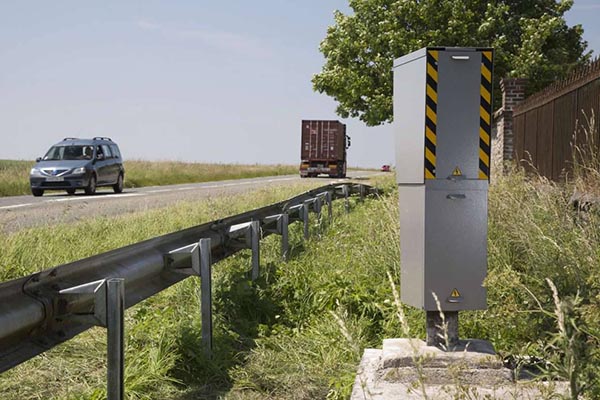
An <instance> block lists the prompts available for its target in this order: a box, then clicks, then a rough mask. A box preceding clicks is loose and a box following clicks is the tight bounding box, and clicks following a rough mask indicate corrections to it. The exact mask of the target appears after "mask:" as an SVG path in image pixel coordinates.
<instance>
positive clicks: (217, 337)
mask: <svg viewBox="0 0 600 400" xmlns="http://www.w3.org/2000/svg"><path fill="white" fill-rule="evenodd" d="M246 258H249V256H246V255H240V256H239V259H240V261H242V260H244V262H239V263H236V264H237V265H236V266H234V267H233V268H232V270H231V271H230V272H229V273H228V274H227V276H225V277H224V278H223V280H222V281H221V282H220V283H219V287H213V355H212V358H208V357H207V356H206V354H205V352H204V349H203V348H202V339H201V337H202V336H201V327H200V325H199V324H197V325H189V326H185V327H184V328H182V329H181V330H180V332H179V343H178V352H179V357H178V360H179V361H178V362H177V364H176V365H175V367H174V369H173V376H174V377H175V378H176V379H178V380H180V381H181V382H182V384H183V385H184V387H186V389H187V391H186V392H185V393H184V394H182V395H180V396H178V397H176V399H177V400H192V399H217V398H221V397H222V396H223V395H224V394H225V393H227V392H228V391H229V390H230V389H231V387H232V380H231V376H230V374H231V371H232V370H233V369H235V368H237V367H239V366H242V365H243V364H244V362H245V360H246V354H247V353H248V352H249V351H250V350H252V349H253V348H254V347H255V346H256V343H255V339H256V338H257V337H259V336H260V335H261V334H265V333H266V334H268V332H269V331H270V330H271V328H272V327H273V326H274V325H275V324H276V323H277V322H278V320H277V316H278V315H279V314H281V310H282V308H281V307H280V305H278V304H276V303H275V302H274V301H273V296H271V294H270V292H269V286H271V285H273V283H274V280H275V279H277V278H276V277H277V269H278V266H277V265H275V264H268V265H266V266H263V267H262V270H261V276H260V277H259V278H258V279H257V280H256V281H252V280H251V279H250V277H249V271H246V270H245V268H246V266H247V265H248V263H246V262H245V261H247V260H246ZM241 265H243V267H242V266H241Z"/></svg>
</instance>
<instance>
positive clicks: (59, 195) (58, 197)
mask: <svg viewBox="0 0 600 400" xmlns="http://www.w3.org/2000/svg"><path fill="white" fill-rule="evenodd" d="M377 174H380V172H378V171H349V176H348V178H346V179H331V178H327V177H323V178H321V177H319V178H310V179H301V178H300V177H299V176H298V175H284V176H274V177H263V178H251V179H239V180H228V181H216V182H206V183H194V184H182V185H171V186H150V187H143V188H135V189H125V190H124V191H123V193H120V194H115V193H113V192H112V189H110V188H98V192H97V193H96V194H95V195H91V196H87V195H85V194H83V193H77V194H75V195H73V196H70V195H67V194H66V193H65V192H58V191H57V192H46V193H45V194H44V196H43V197H33V196H12V197H0V226H1V227H2V231H4V232H5V233H9V232H15V231H18V230H21V229H25V228H29V227H33V226H38V225H48V224H56V223H62V222H69V221H77V220H82V219H84V218H89V217H94V216H116V215H120V214H126V213H132V212H137V211H141V210H149V209H155V208H161V207H166V206H168V205H170V204H173V203H175V202H178V201H193V200H198V199H201V198H207V197H216V196H221V195H231V194H235V193H241V192H247V191H250V190H255V189H258V188H266V187H276V186H284V185H290V184H294V183H299V182H302V183H306V184H307V186H310V187H319V186H324V185H327V184H330V183H335V182H345V181H348V180H351V179H367V178H369V177H372V176H374V175H377Z"/></svg>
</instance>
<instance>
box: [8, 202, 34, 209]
mask: <svg viewBox="0 0 600 400" xmlns="http://www.w3.org/2000/svg"><path fill="white" fill-rule="evenodd" d="M31 205H33V203H23V204H15V205H13V206H2V207H0V210H10V209H11V208H20V207H27V206H31Z"/></svg>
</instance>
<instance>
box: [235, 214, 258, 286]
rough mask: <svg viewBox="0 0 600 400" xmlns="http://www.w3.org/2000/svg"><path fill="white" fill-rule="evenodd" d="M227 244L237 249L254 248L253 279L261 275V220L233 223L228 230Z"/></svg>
mask: <svg viewBox="0 0 600 400" xmlns="http://www.w3.org/2000/svg"><path fill="white" fill-rule="evenodd" d="M227 236H228V238H229V241H228V242H227V246H230V247H233V248H236V249H252V280H256V279H258V277H259V276H260V236H261V233H260V222H259V221H250V222H245V223H242V224H237V225H232V226H230V227H229V230H228V231H227Z"/></svg>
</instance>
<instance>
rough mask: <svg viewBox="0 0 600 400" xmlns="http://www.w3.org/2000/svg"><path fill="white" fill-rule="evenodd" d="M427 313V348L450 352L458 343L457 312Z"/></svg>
mask: <svg viewBox="0 0 600 400" xmlns="http://www.w3.org/2000/svg"><path fill="white" fill-rule="evenodd" d="M443 313H444V314H443V318H442V314H441V313H440V311H427V315H426V330H427V346H436V347H441V348H443V349H445V350H446V351H451V350H452V347H454V346H455V345H456V344H457V343H458V311H444V312H443Z"/></svg>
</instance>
